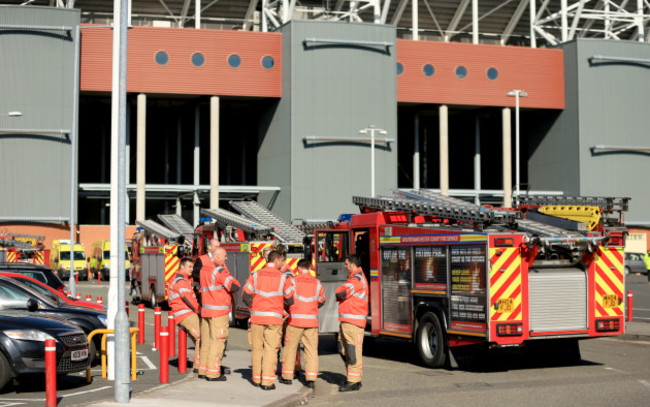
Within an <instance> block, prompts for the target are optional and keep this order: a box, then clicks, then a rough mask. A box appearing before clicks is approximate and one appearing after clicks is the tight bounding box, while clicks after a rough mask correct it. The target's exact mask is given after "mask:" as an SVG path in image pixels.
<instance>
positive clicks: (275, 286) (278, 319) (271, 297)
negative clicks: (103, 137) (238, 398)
mask: <svg viewBox="0 0 650 407" xmlns="http://www.w3.org/2000/svg"><path fill="white" fill-rule="evenodd" d="M294 291H295V287H294V283H293V278H292V277H291V275H290V274H289V273H282V272H280V271H279V270H278V269H277V268H276V267H275V264H273V263H269V264H267V265H266V267H264V268H263V269H261V270H260V271H258V272H257V273H253V274H252V275H251V276H250V277H248V280H246V285H244V290H243V291H242V300H243V301H244V303H245V304H246V305H248V306H249V307H250V308H251V317H250V321H251V324H257V325H282V321H283V312H284V308H285V304H286V305H287V306H291V305H292V304H293V293H294Z"/></svg>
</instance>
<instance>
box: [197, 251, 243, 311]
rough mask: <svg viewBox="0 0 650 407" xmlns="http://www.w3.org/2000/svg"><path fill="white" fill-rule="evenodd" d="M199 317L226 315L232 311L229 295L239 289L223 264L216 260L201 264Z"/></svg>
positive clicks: (236, 282)
mask: <svg viewBox="0 0 650 407" xmlns="http://www.w3.org/2000/svg"><path fill="white" fill-rule="evenodd" d="M200 286H201V317H203V318H214V317H220V316H223V315H228V314H229V313H230V310H231V309H232V299H231V297H230V294H231V293H233V292H235V291H237V290H238V289H239V287H240V285H239V281H237V280H235V278H234V277H233V276H231V275H230V272H229V271H228V269H227V268H226V266H225V265H224V264H219V263H218V262H217V261H216V260H214V261H210V262H209V263H203V267H202V268H201V281H200Z"/></svg>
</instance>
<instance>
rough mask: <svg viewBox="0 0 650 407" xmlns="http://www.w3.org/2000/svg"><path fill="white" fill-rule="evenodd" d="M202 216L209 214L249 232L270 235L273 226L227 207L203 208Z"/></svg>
mask: <svg viewBox="0 0 650 407" xmlns="http://www.w3.org/2000/svg"><path fill="white" fill-rule="evenodd" d="M201 215H202V216H208V217H210V218H212V219H214V220H216V221H217V223H220V224H223V225H227V226H234V227H236V228H237V229H241V230H243V231H244V232H248V233H258V234H262V235H270V234H271V233H272V232H273V228H271V227H268V226H266V225H263V224H261V223H259V222H254V221H252V220H250V219H248V218H245V217H243V216H240V215H237V214H236V213H232V212H230V211H227V210H225V209H221V208H218V209H204V208H202V209H201Z"/></svg>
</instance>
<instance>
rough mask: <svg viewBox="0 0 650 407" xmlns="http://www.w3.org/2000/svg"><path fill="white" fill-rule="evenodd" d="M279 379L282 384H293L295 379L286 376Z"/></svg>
mask: <svg viewBox="0 0 650 407" xmlns="http://www.w3.org/2000/svg"><path fill="white" fill-rule="evenodd" d="M278 381H279V382H280V383H282V384H293V380H289V379H284V378H282V377H281V378H279V379H278Z"/></svg>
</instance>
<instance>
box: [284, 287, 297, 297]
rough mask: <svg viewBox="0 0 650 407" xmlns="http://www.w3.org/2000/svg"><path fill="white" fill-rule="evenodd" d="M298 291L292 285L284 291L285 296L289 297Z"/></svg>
mask: <svg viewBox="0 0 650 407" xmlns="http://www.w3.org/2000/svg"><path fill="white" fill-rule="evenodd" d="M295 290H296V286H294V285H292V286H290V287H289V288H287V289H286V290H285V291H284V295H289V294H291V293H292V292H294V291H295Z"/></svg>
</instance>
